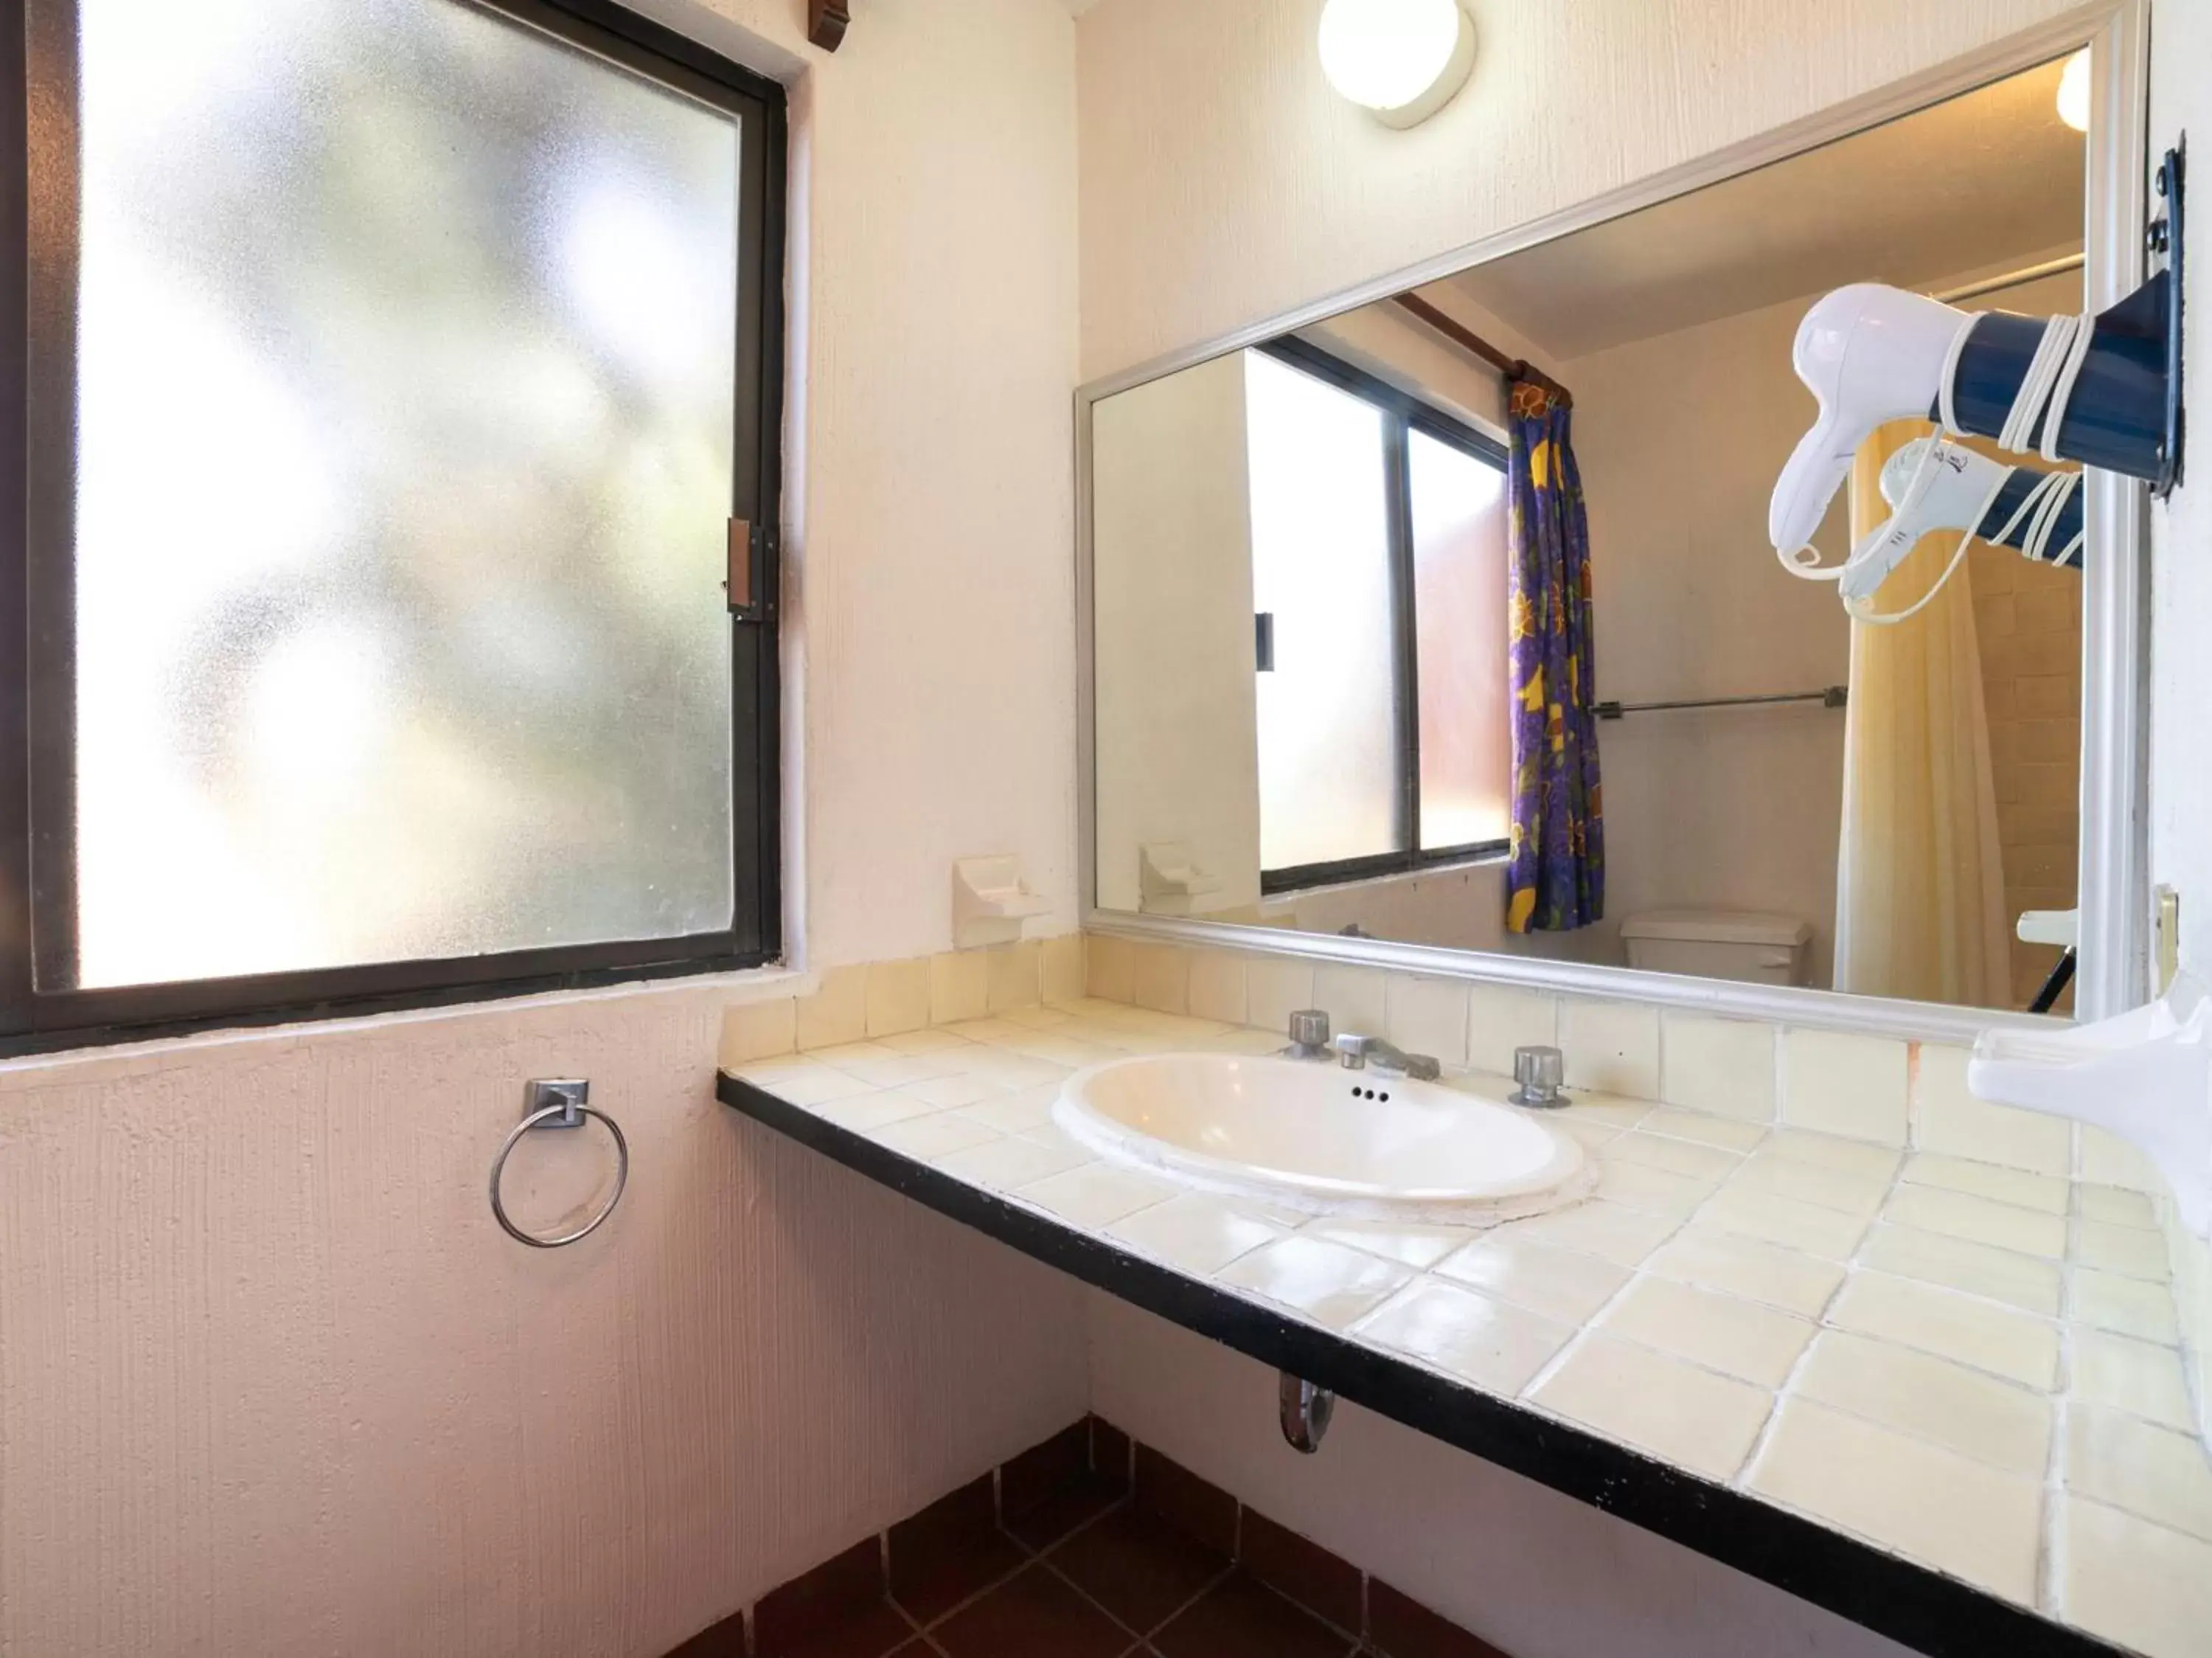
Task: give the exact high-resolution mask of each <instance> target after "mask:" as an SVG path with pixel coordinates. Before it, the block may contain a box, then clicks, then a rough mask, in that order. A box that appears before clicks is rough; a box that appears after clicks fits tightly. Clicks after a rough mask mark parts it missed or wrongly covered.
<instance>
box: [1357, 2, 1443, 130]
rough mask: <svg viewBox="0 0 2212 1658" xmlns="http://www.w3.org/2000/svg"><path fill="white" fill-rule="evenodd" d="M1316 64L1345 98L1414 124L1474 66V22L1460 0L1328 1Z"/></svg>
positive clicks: (1389, 119)
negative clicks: (1319, 61) (1319, 64)
mask: <svg viewBox="0 0 2212 1658" xmlns="http://www.w3.org/2000/svg"><path fill="white" fill-rule="evenodd" d="M1321 69H1322V74H1323V75H1325V76H1328V83H1329V85H1331V86H1333V87H1334V88H1336V89H1337V91H1338V92H1339V93H1340V94H1343V96H1344V97H1346V98H1347V99H1349V100H1350V101H1352V102H1353V103H1355V104H1358V105H1359V106H1360V107H1362V108H1364V109H1367V110H1370V111H1372V112H1373V113H1374V115H1375V118H1376V119H1377V120H1379V121H1381V122H1383V124H1384V125H1389V126H1400V127H1403V126H1413V125H1418V124H1419V123H1420V122H1422V121H1425V120H1426V119H1429V117H1430V116H1431V115H1433V114H1435V113H1437V111H1438V110H1440V109H1442V108H1443V107H1444V106H1445V105H1446V104H1448V103H1449V102H1450V101H1451V100H1452V94H1454V93H1455V92H1457V91H1458V90H1459V89H1460V88H1462V86H1465V85H1466V84H1467V77H1468V76H1469V75H1470V74H1472V73H1473V72H1474V19H1473V18H1472V17H1470V16H1468V14H1467V12H1466V10H1465V9H1464V8H1463V6H1462V0H1328V4H1327V5H1325V6H1323V7H1322V12H1321Z"/></svg>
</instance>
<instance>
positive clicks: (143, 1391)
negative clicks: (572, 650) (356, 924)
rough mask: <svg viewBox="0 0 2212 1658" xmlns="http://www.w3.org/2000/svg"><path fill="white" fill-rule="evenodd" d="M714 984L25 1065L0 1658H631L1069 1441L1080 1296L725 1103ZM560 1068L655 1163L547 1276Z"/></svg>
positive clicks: (12, 1098) (7, 1239)
mask: <svg viewBox="0 0 2212 1658" xmlns="http://www.w3.org/2000/svg"><path fill="white" fill-rule="evenodd" d="M728 999H729V997H728V995H727V993H726V991H714V990H711V989H704V988H696V987H694V988H685V989H660V990H653V991H629V992H625V993H619V994H616V993H611V994H608V995H605V996H601V997H584V998H568V999H564V1000H561V1001H557V1002H549V1003H540V1004H535V1005H530V1006H526V1007H514V1006H510V1007H507V1008H503V1009H501V1008H493V1009H471V1010H467V1011H464V1012H460V1013H456V1014H447V1015H413V1016H407V1017H403V1018H399V1019H394V1020H389V1021H375V1022H365V1023H362V1024H357V1025H352V1026H341V1027H322V1028H320V1029H319V1030H318V1031H316V1032H315V1033H313V1034H312V1035H308V1036H306V1037H301V1036H300V1035H296V1034H291V1033H278V1034H273V1035H262V1036H248V1037H237V1038H230V1039H213V1040H207V1041H201V1042H195V1043H191V1044H186V1045H170V1046H168V1047H167V1048H166V1049H165V1050H161V1051H140V1052H139V1053H138V1054H137V1055H135V1056H124V1055H118V1056H114V1057H109V1058H96V1059H92V1060H89V1061H88V1060H85V1059H81V1058H77V1059H65V1060H61V1061H58V1062H46V1063H33V1064H17V1065H14V1066H10V1067H7V1068H5V1069H0V1652H3V1653H7V1654H10V1655H16V1654H20V1655H23V1658H77V1655H93V1654H98V1655H101V1658H109V1655H142V1654H143V1655H147V1658H191V1655H210V1658H213V1655H222V1658H238V1655H245V1654H260V1653H280V1652H281V1653H284V1654H287V1655H295V1658H304V1655H310V1654H313V1655H342V1654H343V1655H350V1654H361V1655H369V1654H375V1655H380V1658H385V1655H392V1654H396V1653H408V1654H441V1655H443V1654H453V1655H478V1654H481V1655H487V1658H489V1655H508V1654H521V1653H528V1654H530V1655H532V1658H629V1655H638V1658H647V1655H655V1654H659V1653H662V1652H665V1650H666V1649H668V1648H669V1647H671V1646H672V1645H673V1644H675V1643H677V1642H678V1640H680V1639H681V1638H682V1637H685V1636H687V1635H689V1634H690V1633H691V1632H692V1631H695V1630H696V1629H698V1628H699V1627H701V1626H702V1625H704V1624H708V1623H709V1622H711V1621H713V1620H714V1618H717V1617H720V1616H721V1615H723V1614H725V1613H727V1612H730V1611H732V1610H734V1609H735V1608H736V1607H737V1606H739V1605H740V1604H742V1603H744V1602H745V1601H747V1600H750V1599H752V1598H754V1597H755V1596H757V1594H759V1593H761V1592H762V1591H763V1590H765V1589H767V1588H771V1587H773V1586H774V1585H775V1583H776V1582H780V1581H781V1580H782V1579H783V1578H784V1577H786V1576H789V1575H791V1574H792V1573H793V1572H795V1571H797V1570H802V1569H804V1568H805V1567H806V1566H808V1565H811V1564H813V1563H815V1562H816V1561H817V1560H819V1559H821V1558H823V1557H826V1556H827V1555H828V1554H829V1553H830V1552H832V1551H834V1550H836V1549H837V1548H839V1547H842V1546H843V1545H846V1544H848V1543H850V1542H851V1541H852V1540H853V1539H854V1538H855V1537H856V1536H859V1535H860V1534H862V1533H866V1532H867V1531H868V1530H870V1529H872V1528H873V1527H878V1526H880V1525H883V1524H884V1523H885V1522H886V1521H889V1520H890V1519H892V1518H895V1517H896V1516H897V1515H902V1514H903V1513H905V1512H908V1510H910V1509H914V1508H915V1507H918V1506H919V1505H920V1504H921V1503H924V1502H926V1501H927V1500H929V1499H930V1498H932V1497H933V1496H937V1495H939V1494H940V1493H941V1492H943V1491H944V1490H948V1489H950V1488H951V1486H952V1485H953V1484H956V1483H957V1482H958V1481H959V1480H961V1479H963V1478H969V1477H972V1476H973V1475H974V1474H975V1472H978V1471H980V1470H981V1469H982V1468H984V1467H985V1466H988V1465H989V1464H990V1463H992V1462H993V1461H994V1460H999V1459H1000V1458H1002V1457H1004V1456H1005V1455H1006V1454H1008V1453H1011V1452H1012V1451H1015V1450H1018V1449H1019V1448H1023V1447H1024V1446H1025V1445H1027V1444H1030V1443H1032V1442H1035V1441H1036V1440H1037V1439H1040V1438H1042V1437H1043V1436H1045V1435H1046V1434H1047V1433H1048V1432H1050V1431H1051V1430H1053V1429H1056V1428H1058V1427H1060V1426H1062V1425H1064V1424H1065V1423H1066V1422H1068V1421H1069V1420H1071V1419H1073V1417H1076V1416H1078V1415H1079V1414H1080V1413H1081V1411H1083V1409H1084V1408H1085V1402H1086V1399H1087V1381H1086V1377H1085V1354H1084V1344H1083V1339H1082V1330H1083V1318H1084V1314H1083V1308H1082V1303H1081V1300H1080V1292H1079V1290H1078V1289H1076V1287H1075V1286H1074V1285H1073V1284H1072V1283H1070V1282H1069V1281H1067V1280H1066V1279H1063V1278H1061V1277H1059V1276H1058V1275H1056V1274H1054V1273H1052V1272H1050V1271H1047V1270H1045V1269H1043V1268H1042V1267H1038V1266H1035V1265H1031V1264H1030V1263H1028V1262H1025V1261H1024V1260H1022V1259H1019V1258H1018V1257H1016V1256H1014V1255H1012V1253H1008V1252H1006V1251H1004V1250H1002V1249H1000V1247H998V1246H996V1245H994V1244H992V1243H989V1242H987V1241H985V1240H982V1239H981V1238H980V1237H977V1236H976V1235H975V1234H971V1233H969V1232H967V1231H965V1230H963V1228H958V1227H957V1226H954V1225H953V1224H951V1222H946V1221H943V1220H940V1219H938V1218H936V1217H934V1216H930V1215H928V1214H927V1213H926V1212H924V1211H922V1210H919V1209H917V1208H915V1207H914V1206H913V1205H910V1204H907V1203H906V1202H905V1201H904V1200H903V1199H901V1198H896V1197H894V1196H892V1195H890V1193H888V1192H884V1191H883V1190H881V1189H880V1188H878V1187H875V1186H871V1185H870V1184H868V1183H867V1182H866V1181H863V1180H861V1179H859V1178H857V1177H855V1176H853V1175H850V1174H848V1173H845V1172H844V1171H842V1170H840V1169H838V1168H836V1167H834V1166H832V1165H830V1164H829V1163H828V1162H827V1161H824V1160H823V1159H822V1158H820V1157H817V1156H816V1155H813V1154H811V1153H809V1152H805V1151H802V1150H799V1149H797V1148H795V1147H793V1146H791V1145H789V1144H788V1143H785V1142H782V1141H781V1140H779V1139H777V1138H776V1137H774V1136H772V1135H770V1134H769V1133H767V1132H765V1131H761V1130H759V1129H757V1128H753V1127H750V1126H749V1125H744V1124H743V1123H742V1122H740V1121H739V1120H738V1119H736V1118H735V1117H733V1115H732V1113H730V1112H728V1111H726V1109H725V1108H723V1107H722V1106H719V1105H717V1104H716V1103H714V1100H713V1098H712V1095H711V1087H712V1068H713V1064H714V1049H715V1040H716V1035H717V1031H718V1028H719V1025H720V1014H721V1009H722V1007H723V1005H724V1004H725V1003H726V1002H727V1001H728ZM562 1075H580V1076H589V1077H590V1078H591V1079H592V1098H593V1101H594V1103H596V1104H601V1105H604V1106H605V1107H606V1109H608V1110H609V1111H611V1112H613V1113H614V1115H615V1116H616V1117H617V1119H619V1120H620V1121H621V1123H622V1125H623V1128H624V1129H625V1131H627V1132H628V1133H629V1138H630V1143H631V1146H632V1149H633V1153H634V1156H635V1169H634V1173H633V1174H632V1177H631V1181H630V1186H629V1192H628V1194H627V1196H625V1198H623V1203H622V1205H621V1207H620V1209H619V1210H618V1211H617V1214H616V1216H615V1217H614V1219H613V1220H612V1221H611V1222H609V1223H608V1224H607V1226H606V1227H605V1228H604V1229H603V1230H602V1232H601V1233H600V1234H599V1235H597V1236H595V1237H593V1238H592V1239H590V1240H587V1241H586V1242H585V1243H583V1244H581V1245H580V1246H578V1247H574V1248H572V1249H568V1250H562V1251H556V1252H538V1251H533V1250H529V1249H526V1248H524V1247H522V1246H520V1244H517V1243H514V1242H513V1241H512V1240H509V1239H507V1237H506V1236H505V1235H504V1234H501V1233H500V1232H499V1231H498V1230H497V1229H496V1228H495V1226H494V1224H493V1222H492V1219H491V1216H490V1213H489V1210H488V1208H487V1206H486V1202H485V1196H484V1185H483V1183H484V1176H485V1173H486V1171H487V1169H488V1167H489V1163H490V1161H491V1157H492V1155H493V1153H494V1151H495V1149H496V1148H497V1146H498V1143H499V1141H500V1138H501V1136H502V1135H503V1134H504V1133H505V1132H506V1131H507V1128H508V1127H509V1126H510V1125H512V1124H513V1122H514V1120H515V1119H516V1116H517V1114H518V1112H519V1109H520V1102H521V1087H522V1082H523V1081H524V1080H525V1079H526V1078H527V1077H531V1076H562ZM540 1139H541V1140H543V1139H544V1137H540ZM532 1153H533V1156H532V1160H531V1162H530V1165H529V1166H528V1167H518V1168H517V1170H516V1172H515V1176H514V1178H513V1191H514V1192H515V1196H516V1199H517V1206H518V1207H519V1208H522V1209H525V1210H527V1211H528V1214H529V1217H530V1219H531V1220H532V1221H533V1222H539V1223H544V1222H550V1221H552V1220H555V1219H556V1218H557V1217H558V1216H559V1214H560V1212H561V1211H562V1210H564V1209H566V1208H567V1207H568V1206H569V1205H570V1204H572V1203H574V1202H576V1201H580V1200H582V1199H585V1198H589V1197H591V1196H592V1195H593V1192H594V1188H595V1187H596V1186H597V1185H598V1184H599V1181H600V1180H601V1179H603V1178H604V1174H605V1170H606V1168H607V1167H608V1159H609V1153H608V1149H607V1147H606V1143H605V1141H604V1139H602V1138H601V1137H599V1131H598V1130H597V1129H596V1128H594V1129H592V1131H589V1137H588V1138H586V1137H569V1136H560V1137H556V1138H555V1139H553V1140H552V1141H550V1142H548V1143H543V1144H539V1145H533V1146H532Z"/></svg>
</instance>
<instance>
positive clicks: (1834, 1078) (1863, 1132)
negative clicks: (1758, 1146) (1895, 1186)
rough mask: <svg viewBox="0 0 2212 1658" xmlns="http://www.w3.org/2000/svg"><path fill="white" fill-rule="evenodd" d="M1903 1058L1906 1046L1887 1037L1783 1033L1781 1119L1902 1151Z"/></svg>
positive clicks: (1904, 1121) (1810, 1032) (1794, 1031)
mask: <svg viewBox="0 0 2212 1658" xmlns="http://www.w3.org/2000/svg"><path fill="white" fill-rule="evenodd" d="M1905 1059H1906V1049H1905V1044H1904V1043H1902V1042H1897V1041H1892V1040H1891V1039H1888V1038H1887V1037H1880V1036H1854V1035H1850V1034H1848V1033H1844V1032H1841V1031H1799V1030H1793V1031H1787V1032H1784V1034H1783V1038H1782V1120H1783V1121H1784V1122H1785V1123H1790V1124H1792V1125H1795V1126H1796V1127H1799V1128H1808V1129H1814V1130H1817V1131H1819V1132H1820V1133H1822V1134H1841V1135H1845V1136H1848V1137H1850V1138H1851V1139H1855V1140H1873V1141H1875V1142H1877V1143H1880V1144H1882V1145H1886V1146H1901V1145H1903V1144H1904V1143H1905V1124H1906V1119H1907V1111H1906V1091H1905V1080H1906V1078H1905Z"/></svg>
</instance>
